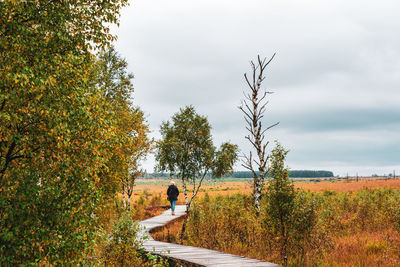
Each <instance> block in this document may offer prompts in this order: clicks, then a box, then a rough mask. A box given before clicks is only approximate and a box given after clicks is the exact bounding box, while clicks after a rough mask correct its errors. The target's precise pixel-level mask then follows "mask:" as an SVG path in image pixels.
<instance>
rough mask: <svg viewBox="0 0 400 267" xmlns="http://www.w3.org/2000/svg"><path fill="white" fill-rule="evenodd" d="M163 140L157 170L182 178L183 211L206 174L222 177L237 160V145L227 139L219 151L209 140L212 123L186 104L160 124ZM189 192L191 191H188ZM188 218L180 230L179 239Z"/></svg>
mask: <svg viewBox="0 0 400 267" xmlns="http://www.w3.org/2000/svg"><path fill="white" fill-rule="evenodd" d="M161 136H162V139H161V140H160V141H159V142H158V143H157V145H156V150H157V152H156V160H157V162H158V165H157V167H156V168H157V169H158V170H159V171H169V172H170V173H171V175H176V176H178V177H179V178H180V179H181V181H182V188H183V194H184V197H185V203H186V211H187V213H188V214H189V212H190V206H191V204H192V201H193V199H194V198H195V197H196V195H197V193H198V192H199V189H200V187H201V184H202V182H203V180H204V178H205V177H206V175H207V174H208V173H212V174H213V175H214V176H216V177H221V176H223V175H225V174H227V173H229V172H231V171H232V169H233V165H234V163H235V162H236V160H237V150H238V147H237V145H233V144H230V143H228V142H226V143H224V144H222V145H221V148H220V150H219V151H216V148H215V146H214V144H213V141H212V136H211V126H210V124H209V123H208V120H207V117H205V116H200V115H198V114H197V113H196V111H195V109H194V107H193V106H187V107H185V108H183V109H181V110H180V112H178V113H176V114H174V115H173V116H172V122H169V121H167V122H164V123H162V125H161ZM190 191H191V194H189V193H190ZM186 222H187V217H186V219H185V221H184V224H183V226H182V231H181V242H182V240H183V235H184V232H185V226H186Z"/></svg>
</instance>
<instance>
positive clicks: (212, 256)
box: [139, 205, 279, 267]
mask: <svg viewBox="0 0 400 267" xmlns="http://www.w3.org/2000/svg"><path fill="white" fill-rule="evenodd" d="M185 213H186V206H184V205H179V206H176V208H175V216H173V215H172V214H171V210H167V211H165V212H164V213H163V214H161V215H159V216H155V217H153V218H150V219H147V220H144V221H142V222H140V223H139V224H140V225H141V227H142V228H143V230H142V231H141V232H140V233H139V236H142V237H144V236H148V237H149V238H148V239H147V240H145V241H144V242H143V247H144V249H145V251H146V252H149V253H152V254H155V255H159V256H166V257H169V258H171V259H176V260H180V261H184V262H188V263H193V264H197V265H201V266H212V267H217V266H221V267H231V266H232V267H233V266H235V267H240V266H246V267H251V266H266V267H275V266H279V265H276V264H274V263H270V262H266V261H260V260H256V259H249V258H245V257H241V256H237V255H231V254H227V253H223V252H219V251H215V250H210V249H205V248H196V247H191V246H182V245H178V244H172V243H166V242H160V241H155V240H154V239H153V238H151V237H150V234H149V232H150V231H151V230H152V229H154V228H157V227H161V226H163V225H165V224H167V223H168V222H170V221H172V220H175V219H177V218H179V217H181V216H184V215H185Z"/></svg>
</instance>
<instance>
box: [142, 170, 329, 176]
mask: <svg viewBox="0 0 400 267" xmlns="http://www.w3.org/2000/svg"><path fill="white" fill-rule="evenodd" d="M256 173H257V175H258V172H256ZM160 177H165V178H169V177H171V176H170V175H169V174H168V173H149V174H146V175H144V177H143V178H160ZM252 177H253V173H252V172H250V171H236V172H234V173H233V174H231V175H227V176H225V178H252ZM290 177H291V178H316V177H334V175H333V172H331V171H313V170H293V171H290ZM208 178H211V175H209V176H208Z"/></svg>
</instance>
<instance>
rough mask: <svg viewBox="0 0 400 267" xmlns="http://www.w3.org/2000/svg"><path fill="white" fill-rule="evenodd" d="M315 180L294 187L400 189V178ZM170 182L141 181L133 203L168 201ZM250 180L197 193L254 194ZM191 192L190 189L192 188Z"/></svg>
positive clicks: (211, 185)
mask: <svg viewBox="0 0 400 267" xmlns="http://www.w3.org/2000/svg"><path fill="white" fill-rule="evenodd" d="M315 180H316V179H315V178H312V179H311V178H310V179H304V178H302V179H298V180H294V181H295V187H296V188H301V189H304V190H310V191H312V192H323V191H325V190H330V191H336V192H354V191H358V190H361V189H365V188H368V189H374V188H385V187H386V188H392V189H400V179H383V178H382V177H377V178H373V177H367V178H360V179H359V181H355V180H349V181H346V180H345V179H340V180H338V179H332V180H330V179H325V180H324V179H321V180H320V181H319V182H314V181H315ZM169 181H170V180H168V179H138V180H137V181H136V186H135V189H134V194H133V196H132V198H133V200H137V199H139V198H140V196H143V193H144V195H148V196H149V197H150V195H158V194H161V198H162V199H165V204H168V202H167V201H166V191H167V188H168V185H169ZM174 181H175V182H176V183H177V186H178V188H179V189H180V191H181V194H180V195H179V198H178V204H184V203H185V200H184V197H183V193H182V186H181V182H180V181H179V180H174ZM251 181H252V179H251V178H234V179H221V180H215V181H213V180H207V181H204V182H203V184H202V186H201V189H200V191H199V193H198V196H197V197H199V198H201V197H202V196H204V195H205V194H206V193H207V194H208V195H210V196H214V195H218V194H220V195H232V194H236V193H243V194H250V193H251V191H252V184H251ZM189 189H190V186H189Z"/></svg>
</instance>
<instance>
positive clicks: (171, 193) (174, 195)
mask: <svg viewBox="0 0 400 267" xmlns="http://www.w3.org/2000/svg"><path fill="white" fill-rule="evenodd" d="M167 195H168V200H169V201H173V200H178V196H179V190H178V187H176V185H170V186H169V187H168V190H167Z"/></svg>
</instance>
